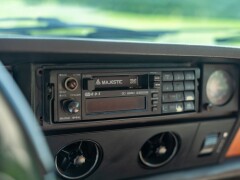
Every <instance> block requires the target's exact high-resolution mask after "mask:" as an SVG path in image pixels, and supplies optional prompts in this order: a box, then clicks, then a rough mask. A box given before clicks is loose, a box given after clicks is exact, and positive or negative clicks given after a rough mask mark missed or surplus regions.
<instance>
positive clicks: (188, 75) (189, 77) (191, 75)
mask: <svg viewBox="0 0 240 180" xmlns="http://www.w3.org/2000/svg"><path fill="white" fill-rule="evenodd" d="M184 77H185V80H194V79H195V75H194V72H193V71H186V72H184Z"/></svg>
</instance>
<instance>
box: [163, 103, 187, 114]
mask: <svg viewBox="0 0 240 180" xmlns="http://www.w3.org/2000/svg"><path fill="white" fill-rule="evenodd" d="M174 112H183V103H168V104H163V105H162V113H174Z"/></svg>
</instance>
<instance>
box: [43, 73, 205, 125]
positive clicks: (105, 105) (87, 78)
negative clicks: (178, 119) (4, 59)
mask: <svg viewBox="0 0 240 180" xmlns="http://www.w3.org/2000/svg"><path fill="white" fill-rule="evenodd" d="M44 74H45V81H46V83H45V84H46V85H47V88H45V89H46V92H45V95H44V97H45V107H46V108H45V109H46V111H47V112H48V114H49V116H50V119H52V121H53V122H55V123H58V122H72V121H85V120H98V119H99V120H103V119H109V118H111V119H113V118H124V117H139V116H154V115H168V114H178V113H188V112H196V111H198V100H199V92H198V84H199V83H198V80H199V78H200V70H199V69H198V68H174V69H170V68H159V69H147V70H139V69H137V70H133V69H131V70H130V69H124V70H122V69H121V70H119V69H116V70H109V69H108V70H94V71H89V70H88V71H86V70H78V69H69V70H66V69H64V70H63V69H48V70H46V71H45V72H44Z"/></svg>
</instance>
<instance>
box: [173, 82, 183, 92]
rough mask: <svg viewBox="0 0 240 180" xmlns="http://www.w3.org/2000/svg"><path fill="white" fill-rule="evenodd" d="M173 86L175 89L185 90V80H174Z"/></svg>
mask: <svg viewBox="0 0 240 180" xmlns="http://www.w3.org/2000/svg"><path fill="white" fill-rule="evenodd" d="M173 88H174V91H184V86H183V82H174V83H173Z"/></svg>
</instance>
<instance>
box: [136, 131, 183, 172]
mask: <svg viewBox="0 0 240 180" xmlns="http://www.w3.org/2000/svg"><path fill="white" fill-rule="evenodd" d="M178 147H179V142H178V139H177V137H176V135H175V134H174V133H171V132H164V133H160V134H158V135H156V136H153V137H152V138H150V139H149V140H148V141H147V142H146V143H145V144H144V145H143V146H142V148H141V150H140V151H139V158H140V160H141V162H142V163H143V164H144V165H146V166H147V167H151V168H156V167H160V166H163V165H165V164H166V163H168V162H169V161H170V160H171V159H172V158H173V157H174V156H175V154H176V153H177V150H178Z"/></svg>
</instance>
